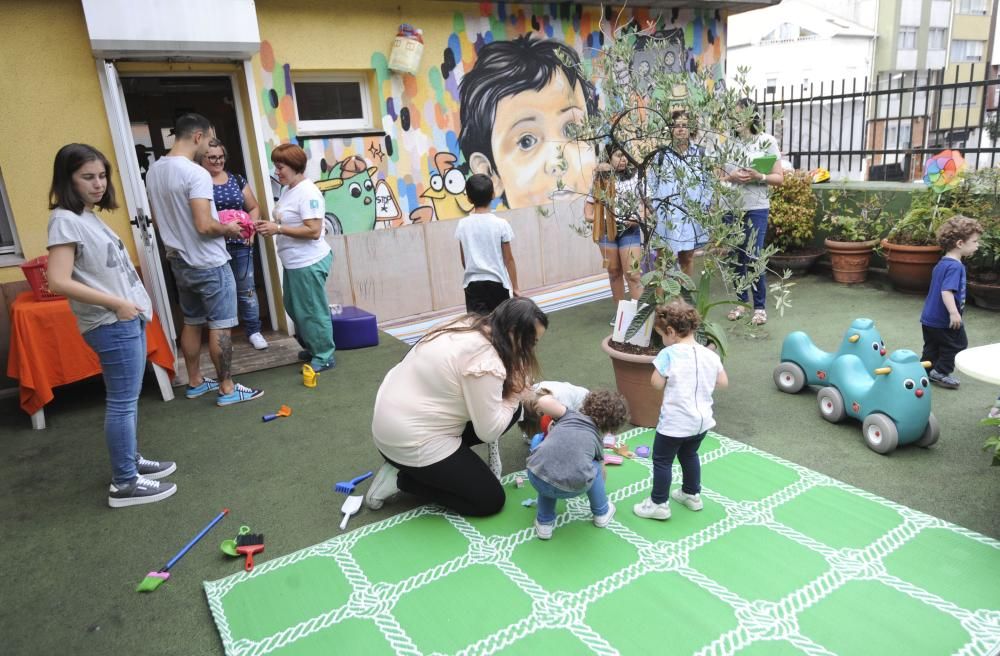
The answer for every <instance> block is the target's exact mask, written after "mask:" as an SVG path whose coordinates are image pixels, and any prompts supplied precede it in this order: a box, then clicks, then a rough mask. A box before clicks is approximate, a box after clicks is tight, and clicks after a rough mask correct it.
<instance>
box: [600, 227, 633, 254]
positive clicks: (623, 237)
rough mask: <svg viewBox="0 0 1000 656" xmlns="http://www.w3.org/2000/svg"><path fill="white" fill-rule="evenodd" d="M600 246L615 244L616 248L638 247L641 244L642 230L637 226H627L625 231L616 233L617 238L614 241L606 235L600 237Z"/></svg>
mask: <svg viewBox="0 0 1000 656" xmlns="http://www.w3.org/2000/svg"><path fill="white" fill-rule="evenodd" d="M600 244H601V246H616V247H617V248H619V249H621V248H633V247H635V248H639V247H641V246H642V231H641V230H639V226H635V227H633V228H629V229H628V230H626V231H625V232H619V233H618V239H615V240H614V241H612V240H610V239H608V238H607V237H601V241H600Z"/></svg>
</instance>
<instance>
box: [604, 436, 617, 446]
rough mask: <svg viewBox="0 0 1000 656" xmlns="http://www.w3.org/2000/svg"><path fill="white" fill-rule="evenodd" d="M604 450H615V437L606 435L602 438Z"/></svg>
mask: <svg viewBox="0 0 1000 656" xmlns="http://www.w3.org/2000/svg"><path fill="white" fill-rule="evenodd" d="M604 448H605V449H613V448H615V436H614V435H612V434H610V433H608V434H607V435H605V436H604Z"/></svg>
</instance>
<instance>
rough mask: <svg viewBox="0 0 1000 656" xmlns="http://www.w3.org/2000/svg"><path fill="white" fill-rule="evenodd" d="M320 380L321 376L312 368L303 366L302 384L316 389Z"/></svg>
mask: <svg viewBox="0 0 1000 656" xmlns="http://www.w3.org/2000/svg"><path fill="white" fill-rule="evenodd" d="M318 379H319V374H318V373H316V372H315V371H314V370H313V368H312V367H310V366H309V365H308V364H304V365H302V384H303V385H305V386H306V387H316V382H317V380H318Z"/></svg>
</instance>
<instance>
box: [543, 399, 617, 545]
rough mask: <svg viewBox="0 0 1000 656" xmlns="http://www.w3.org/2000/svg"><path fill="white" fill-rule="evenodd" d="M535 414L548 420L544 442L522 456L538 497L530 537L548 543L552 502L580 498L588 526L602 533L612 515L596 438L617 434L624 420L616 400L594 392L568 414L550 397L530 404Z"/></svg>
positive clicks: (601, 447)
mask: <svg viewBox="0 0 1000 656" xmlns="http://www.w3.org/2000/svg"><path fill="white" fill-rule="evenodd" d="M536 405H537V406H538V410H539V411H540V412H541V413H543V414H546V415H549V416H550V417H552V418H553V419H554V422H553V424H552V426H551V427H550V429H549V434H548V435H547V436H546V437H545V441H544V442H542V443H541V444H539V445H538V448H536V449H535V450H534V451H532V453H531V455H530V456H528V480H529V481H531V484H532V485H533V486H534V487H535V489H536V490H537V491H538V512H537V514H536V516H535V534H536V535H537V536H538V538H539V539H540V540H548V539H550V538H551V537H552V531H553V529H554V528H555V524H556V499H570V498H573V497H578V496H580V495H581V494H586V495H587V497H588V498H589V499H590V511H591V512H592V513H593V514H594V526H596V527H598V528H604V527H606V526H607V525H608V522H610V521H611V518H612V517H613V516H614V514H615V507H614V505H612V504H611V503H609V502H608V495H607V493H606V492H605V491H604V480H605V478H606V476H607V473H606V472H605V470H604V444H603V442H602V439H601V436H602V435H604V434H605V433H613V432H617V431H618V429H619V428H621V427H622V425H623V424H624V423H625V422H626V421H627V420H628V410H627V409H626V407H625V399H624V398H623V397H622V395H621V394H619V393H617V392H612V391H609V390H594V391H593V392H591V393H589V394H588V395H587V397H586V398H585V399H584V400H583V405H581V406H580V411H579V412H576V411H574V410H568V409H567V408H566V406H564V405H563V404H561V403H559V401H556V400H555V398H554V397H552V396H550V395H546V396H543V397H541V398H539V399H538V401H537V402H536Z"/></svg>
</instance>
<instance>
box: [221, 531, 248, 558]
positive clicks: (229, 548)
mask: <svg viewBox="0 0 1000 656" xmlns="http://www.w3.org/2000/svg"><path fill="white" fill-rule="evenodd" d="M249 532H250V527H249V526H241V527H240V530H239V532H238V533H237V534H236V535H237V537H239V536H240V535H246V534H247V533H249ZM219 549H220V550H221V551H222V553H224V554H226V555H227V556H232V557H233V558H235V557H237V556H239V555H240V554H239V553H237V552H236V539H235V538H230V539H228V540H223V541H222V544H220V545H219Z"/></svg>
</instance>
